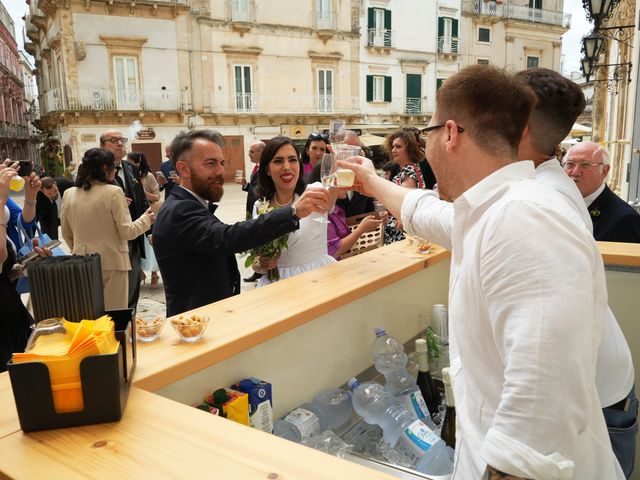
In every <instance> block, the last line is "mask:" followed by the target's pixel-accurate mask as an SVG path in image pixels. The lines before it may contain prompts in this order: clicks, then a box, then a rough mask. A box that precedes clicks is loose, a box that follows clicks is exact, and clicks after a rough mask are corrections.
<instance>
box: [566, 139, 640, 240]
mask: <svg viewBox="0 0 640 480" xmlns="http://www.w3.org/2000/svg"><path fill="white" fill-rule="evenodd" d="M562 165H563V167H564V170H565V172H566V173H567V175H569V176H570V177H571V178H572V179H573V181H574V182H576V185H577V186H578V190H580V193H581V194H582V197H583V198H584V200H585V203H586V204H587V209H588V210H589V214H590V215H591V221H592V222H593V236H594V237H595V239H596V240H601V241H605V242H625V243H640V214H638V212H636V211H635V210H634V209H633V207H631V206H630V205H629V204H628V203H627V202H625V201H624V200H622V199H621V198H620V197H618V196H617V195H616V194H615V193H613V192H612V191H611V190H610V189H609V187H607V184H606V183H605V181H604V180H605V178H607V174H608V173H609V168H610V167H611V166H610V160H609V152H607V150H606V149H604V148H602V147H601V146H600V145H598V144H597V143H593V142H581V143H578V144H576V145H574V146H573V147H571V148H570V149H569V151H568V152H567V154H566V155H565V157H564V159H563V162H562Z"/></svg>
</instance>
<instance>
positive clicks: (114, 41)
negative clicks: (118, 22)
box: [100, 35, 147, 49]
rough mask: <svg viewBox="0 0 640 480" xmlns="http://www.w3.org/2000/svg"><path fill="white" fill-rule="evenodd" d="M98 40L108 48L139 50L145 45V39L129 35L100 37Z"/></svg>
mask: <svg viewBox="0 0 640 480" xmlns="http://www.w3.org/2000/svg"><path fill="white" fill-rule="evenodd" d="M100 40H102V41H103V42H104V43H106V44H107V46H108V47H121V48H132V49H133V48H138V49H139V48H141V47H142V45H144V44H145V43H147V37H137V36H132V35H131V36H130V35H100Z"/></svg>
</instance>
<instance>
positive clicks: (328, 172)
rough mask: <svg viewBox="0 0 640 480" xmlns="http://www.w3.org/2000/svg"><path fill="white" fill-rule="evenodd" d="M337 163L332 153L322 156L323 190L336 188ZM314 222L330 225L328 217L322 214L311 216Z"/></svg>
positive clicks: (321, 179)
mask: <svg viewBox="0 0 640 480" xmlns="http://www.w3.org/2000/svg"><path fill="white" fill-rule="evenodd" d="M335 170H336V162H335V159H334V158H333V155H331V154H330V153H325V154H324V155H323V156H322V161H321V162H320V181H321V182H322V188H324V189H325V190H329V189H330V188H331V187H334V186H335V182H336V172H335ZM310 217H311V219H312V220H315V221H316V222H319V223H329V220H327V216H326V215H322V214H320V213H315V212H314V213H312V214H311V215H310Z"/></svg>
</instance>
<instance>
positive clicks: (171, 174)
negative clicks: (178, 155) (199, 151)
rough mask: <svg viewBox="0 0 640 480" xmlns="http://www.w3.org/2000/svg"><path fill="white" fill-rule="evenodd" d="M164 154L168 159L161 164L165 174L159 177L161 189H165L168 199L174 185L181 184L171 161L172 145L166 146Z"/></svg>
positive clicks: (165, 195) (165, 196) (161, 169)
mask: <svg viewBox="0 0 640 480" xmlns="http://www.w3.org/2000/svg"><path fill="white" fill-rule="evenodd" d="M164 154H165V156H166V157H167V159H166V160H165V161H164V162H162V163H161V164H160V171H161V172H162V175H163V176H162V177H158V184H159V185H160V190H161V191H164V198H165V199H167V198H169V195H171V190H173V187H174V186H175V185H180V179H179V178H178V177H177V176H176V175H175V173H176V171H175V167H174V166H173V162H172V161H171V145H167V146H166V147H165V148H164Z"/></svg>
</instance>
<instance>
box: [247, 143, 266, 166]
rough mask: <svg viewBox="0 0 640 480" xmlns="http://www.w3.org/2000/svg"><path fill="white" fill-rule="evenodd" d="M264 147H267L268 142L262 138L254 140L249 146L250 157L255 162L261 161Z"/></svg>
mask: <svg viewBox="0 0 640 480" xmlns="http://www.w3.org/2000/svg"><path fill="white" fill-rule="evenodd" d="M264 147H266V144H265V143H264V142H263V141H261V140H258V141H257V142H253V143H252V144H251V145H250V146H249V158H250V159H251V161H252V162H253V163H255V164H259V163H260V157H261V156H262V151H263V150H264Z"/></svg>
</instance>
